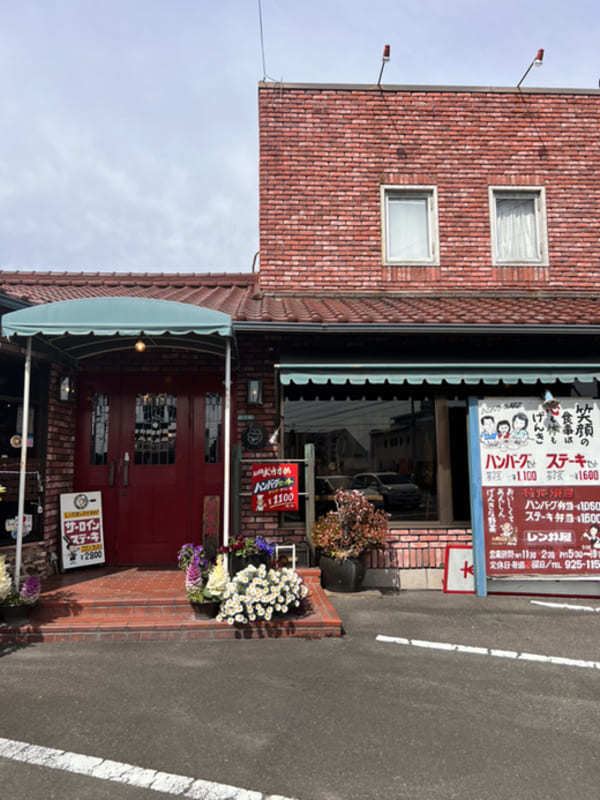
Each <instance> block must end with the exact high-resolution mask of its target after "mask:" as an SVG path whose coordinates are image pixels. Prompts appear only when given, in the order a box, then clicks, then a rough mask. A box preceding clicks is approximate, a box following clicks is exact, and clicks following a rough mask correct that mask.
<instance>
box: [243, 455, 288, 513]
mask: <svg viewBox="0 0 600 800" xmlns="http://www.w3.org/2000/svg"><path fill="white" fill-rule="evenodd" d="M297 510H298V464H252V511H258V512H264V511H297Z"/></svg>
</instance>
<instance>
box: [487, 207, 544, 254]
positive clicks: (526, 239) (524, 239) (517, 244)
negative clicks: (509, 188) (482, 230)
mask: <svg viewBox="0 0 600 800" xmlns="http://www.w3.org/2000/svg"><path fill="white" fill-rule="evenodd" d="M496 239H497V242H498V259H499V260H500V261H518V260H519V259H523V260H528V261H534V260H535V259H538V258H539V251H538V242H537V230H536V224H535V201H534V199H533V198H532V197H522V198H503V199H500V198H498V199H497V201H496Z"/></svg>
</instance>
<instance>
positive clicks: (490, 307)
mask: <svg viewBox="0 0 600 800" xmlns="http://www.w3.org/2000/svg"><path fill="white" fill-rule="evenodd" d="M257 281H258V276H257V275H256V274H252V273H219V274H211V273H193V274H191V273H177V274H173V273H171V274H164V273H72V272H60V273H58V272H9V271H0V292H2V293H4V294H5V295H7V296H9V297H12V298H15V299H20V300H25V301H27V302H29V303H32V304H38V303H50V302H55V301H58V300H71V299H76V298H82V297H110V296H113V295H114V296H116V295H120V296H130V297H156V298H159V299H164V300H175V301H178V302H182V303H191V304H192V305H199V306H206V307H207V308H212V309H215V310H218V311H224V312H225V313H227V314H229V315H230V316H231V317H232V318H233V319H234V320H235V321H249V322H265V323H271V322H272V323H285V322H288V323H319V324H328V323H342V324H343V323H368V324H384V325H385V324H397V323H405V324H413V325H420V324H423V325H426V324H433V325H436V324H437V325H444V324H448V325H451V324H454V325H456V324H474V325H477V324H479V325H552V324H555V325H581V326H585V325H600V298H599V297H596V296H594V295H590V294H573V293H571V294H565V293H555V294H552V293H539V294H537V293H536V294H534V293H530V294H527V293H521V294H518V293H506V294H500V293H498V292H496V293H494V294H491V293H485V292H479V293H475V292H471V293H469V292H464V293H461V294H457V293H454V294H438V295H434V294H415V293H413V294H410V293H390V294H364V295H357V294H343V293H338V294H335V293H331V292H329V293H318V292H314V291H312V292H311V293H308V292H285V293H284V292H282V293H280V294H274V293H269V294H262V293H261V292H260V291H259V289H258V282H257Z"/></svg>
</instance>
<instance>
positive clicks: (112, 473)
mask: <svg viewBox="0 0 600 800" xmlns="http://www.w3.org/2000/svg"><path fill="white" fill-rule="evenodd" d="M108 485H109V486H114V485H115V460H114V458H113V459H112V461H111V462H110V465H109V467H108Z"/></svg>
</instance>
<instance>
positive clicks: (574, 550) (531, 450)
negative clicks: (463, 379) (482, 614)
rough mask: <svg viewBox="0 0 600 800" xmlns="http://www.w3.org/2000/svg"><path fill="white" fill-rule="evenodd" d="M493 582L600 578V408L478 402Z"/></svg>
mask: <svg viewBox="0 0 600 800" xmlns="http://www.w3.org/2000/svg"><path fill="white" fill-rule="evenodd" d="M478 417H479V420H478V421H479V451H480V460H481V484H482V494H483V519H484V536H485V548H486V564H487V574H488V576H490V577H494V576H495V577H498V576H506V575H556V576H561V575H563V576H564V575H586V574H600V401H598V400H594V399H590V398H581V397H567V398H556V399H554V398H549V399H548V400H547V401H546V402H544V403H543V402H542V401H541V400H540V399H538V398H486V399H483V400H479V402H478Z"/></svg>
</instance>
